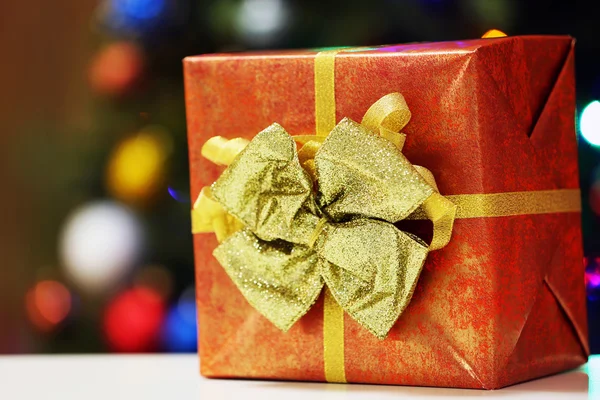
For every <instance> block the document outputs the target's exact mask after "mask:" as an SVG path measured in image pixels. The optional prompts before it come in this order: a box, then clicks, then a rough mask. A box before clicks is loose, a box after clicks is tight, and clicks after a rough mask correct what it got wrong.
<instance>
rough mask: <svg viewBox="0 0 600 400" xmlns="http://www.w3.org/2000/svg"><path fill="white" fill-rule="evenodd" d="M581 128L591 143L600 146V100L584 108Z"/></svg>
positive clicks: (580, 120)
mask: <svg viewBox="0 0 600 400" xmlns="http://www.w3.org/2000/svg"><path fill="white" fill-rule="evenodd" d="M579 130H580V131H581V136H583V138H584V139H585V140H586V141H587V142H588V143H589V144H591V145H594V146H600V101H597V100H596V101H592V102H591V103H590V104H588V105H587V106H586V107H585V108H584V109H583V112H582V113H581V117H580V119H579Z"/></svg>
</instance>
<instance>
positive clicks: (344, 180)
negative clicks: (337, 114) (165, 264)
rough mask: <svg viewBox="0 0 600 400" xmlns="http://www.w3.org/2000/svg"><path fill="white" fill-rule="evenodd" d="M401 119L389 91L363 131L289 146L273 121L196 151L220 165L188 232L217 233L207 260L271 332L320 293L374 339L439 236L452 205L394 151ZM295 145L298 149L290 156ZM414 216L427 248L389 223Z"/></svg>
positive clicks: (341, 130) (399, 306) (349, 124)
mask: <svg viewBox="0 0 600 400" xmlns="http://www.w3.org/2000/svg"><path fill="white" fill-rule="evenodd" d="M409 118H410V112H408V108H407V107H406V103H404V99H403V97H402V96H401V95H400V94H398V93H392V94H390V95H387V96H384V98H382V99H380V100H379V101H378V102H376V103H375V104H374V105H373V106H372V107H371V108H370V109H369V111H367V113H366V114H365V117H364V119H363V121H362V124H358V123H356V122H354V121H352V120H350V119H348V118H345V119H343V120H342V121H341V122H340V123H339V124H338V125H337V126H335V128H334V129H333V130H332V131H331V133H330V134H329V135H328V136H327V138H326V139H325V140H323V138H319V137H318V136H302V137H295V138H292V137H291V136H289V135H288V134H287V132H286V131H285V130H284V129H283V128H282V127H281V126H280V125H278V124H273V125H271V126H269V127H268V128H267V129H265V130H264V131H262V132H260V133H259V134H258V135H256V137H255V138H254V139H253V140H252V141H251V142H250V143H247V141H245V140H243V139H234V140H233V141H227V140H225V139H223V138H220V137H217V138H212V139H211V140H209V141H208V142H207V144H206V146H205V148H204V149H203V154H204V155H205V156H207V157H208V158H209V159H212V160H213V161H216V162H218V163H221V164H229V163H231V164H230V165H229V167H228V168H227V169H226V170H225V171H224V172H223V174H222V175H221V176H220V177H219V179H218V180H217V181H216V182H215V183H214V184H213V185H212V187H211V188H210V189H208V188H205V189H204V190H203V191H202V193H201V195H200V197H199V198H198V201H197V202H196V204H195V206H194V211H195V212H193V230H194V232H196V233H197V232H206V231H214V232H216V233H217V237H218V238H219V240H220V241H222V243H221V244H220V245H219V246H218V247H217V248H216V249H215V251H214V253H213V254H214V256H215V257H216V258H217V260H218V261H219V262H220V263H221V265H222V266H223V267H224V269H225V270H226V272H227V273H228V275H229V276H230V277H231V279H232V280H233V282H234V283H235V284H236V285H237V287H238V288H239V289H240V291H241V292H242V293H243V295H244V296H245V297H246V299H247V300H248V302H249V303H250V304H251V305H252V306H253V307H254V308H255V309H256V310H258V311H259V312H260V313H261V314H263V315H264V316H265V317H266V318H268V319H269V320H270V321H271V322H273V324H275V325H276V326H277V327H278V328H280V329H282V330H284V331H286V330H288V329H289V328H290V327H291V326H292V325H293V324H294V323H295V322H296V321H297V320H298V319H300V317H302V316H303V315H304V314H305V313H306V312H307V311H308V310H309V309H310V307H311V306H312V305H313V303H314V302H315V301H316V299H317V298H318V297H319V294H320V293H321V290H322V289H323V286H324V285H327V287H328V288H329V290H330V292H331V294H332V295H333V297H334V299H335V301H336V302H337V303H338V304H340V306H341V307H342V308H343V309H344V310H345V311H346V312H347V313H348V314H349V315H350V316H352V317H353V318H354V319H355V320H356V321H358V322H359V323H360V324H361V325H363V326H364V327H366V328H367V329H369V330H370V331H371V332H372V333H373V334H375V335H376V336H377V337H379V338H384V337H385V336H386V335H387V333H388V331H389V330H390V328H391V327H392V326H393V325H394V323H395V322H396V320H397V319H398V317H399V316H400V314H401V313H402V311H403V310H404V309H405V308H406V306H407V305H408V303H409V301H410V299H411V296H412V293H413V290H414V287H415V285H416V282H417V279H418V277H419V274H420V272H421V269H422V267H423V263H424V261H425V258H426V257H427V253H428V251H429V250H430V248H440V247H443V246H444V245H445V244H446V243H447V242H448V240H449V239H450V233H451V230H452V221H453V219H454V213H455V206H454V205H453V204H452V203H451V202H449V201H448V200H446V199H444V198H443V197H442V196H441V195H439V193H437V189H436V187H435V182H434V181H433V178H432V176H431V173H430V172H429V171H427V170H425V169H424V168H421V167H414V166H413V165H412V164H411V163H410V162H409V161H408V160H407V159H406V158H405V157H404V156H403V155H402V153H401V151H400V149H401V147H402V144H403V142H404V135H402V134H400V133H398V132H399V131H400V130H401V129H402V128H403V127H404V125H405V124H406V123H407V122H408V119H409ZM294 139H296V141H298V142H300V143H305V144H304V146H302V148H301V149H300V151H299V152H298V151H297V150H296V143H295V142H294ZM246 144H247V145H246ZM244 146H245V147H244ZM242 149H243V150H242ZM237 153H239V155H237ZM236 155H237V156H236ZM303 167H304V168H303ZM417 208H420V212H421V213H424V214H425V215H427V217H428V218H430V219H432V220H433V221H434V239H433V241H432V246H431V247H430V246H428V245H427V244H426V243H425V242H423V241H422V240H421V239H419V238H418V237H416V236H414V235H412V234H410V233H407V232H403V231H401V230H399V229H398V228H396V227H395V226H394V225H393V223H395V222H397V221H400V220H403V219H405V218H407V217H408V216H409V215H410V214H411V213H413V212H414V211H415V210H417ZM242 227H243V228H242ZM240 228H241V229H240Z"/></svg>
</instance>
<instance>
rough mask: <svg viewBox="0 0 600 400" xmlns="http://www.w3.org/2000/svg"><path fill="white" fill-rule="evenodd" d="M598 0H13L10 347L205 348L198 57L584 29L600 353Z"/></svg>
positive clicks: (8, 117) (7, 199) (1, 38)
mask: <svg viewBox="0 0 600 400" xmlns="http://www.w3.org/2000/svg"><path fill="white" fill-rule="evenodd" d="M599 18H600V3H599V2H597V1H587V2H586V1H581V0H580V1H578V2H577V5H576V6H575V2H569V1H555V2H548V1H532V0H528V1H519V0H456V1H451V0H404V1H403V0H370V1H364V0H346V1H343V2H336V1H327V2H326V1H322V0H320V1H313V0H205V1H201V0H53V1H47V0H31V1H28V2H18V1H4V2H2V3H0V49H2V58H1V60H2V62H1V63H0V88H2V95H1V96H0V104H1V106H0V121H1V122H2V129H1V133H0V181H1V182H2V183H3V187H4V189H3V190H2V195H1V196H0V199H1V200H0V216H1V220H0V221H1V222H0V240H1V242H0V243H2V244H1V245H0V249H1V251H2V258H1V260H2V264H0V353H33V352H42V353H56V352H67V353H73V352H152V351H165V352H188V351H195V349H196V321H195V304H194V288H193V283H194V273H193V254H192V242H191V239H192V238H191V234H190V220H189V210H190V193H189V188H188V158H187V147H186V131H185V110H184V96H183V80H182V67H181V60H182V58H183V57H185V56H187V55H193V54H199V53H207V52H217V51H237V50H251V49H263V48H298V47H325V46H341V45H378V44H392V43H403V42H415V41H441V40H454V39H468V38H477V37H480V36H481V35H482V34H483V33H484V32H486V31H487V30H489V29H492V28H496V29H499V30H502V31H504V32H506V33H507V34H509V35H519V34H538V33H539V34H570V35H572V36H574V37H576V38H577V39H578V44H577V79H578V84H577V90H578V97H577V106H578V115H577V124H578V132H579V136H580V138H579V139H580V140H579V147H580V165H581V169H580V173H581V185H582V195H583V229H584V240H585V243H584V246H585V254H586V258H585V259H584V260H582V263H583V264H582V268H585V270H586V278H587V279H586V282H587V285H588V292H587V293H588V304H589V320H590V336H591V347H592V350H593V351H594V352H600V318H598V317H599V316H600V235H599V233H600V169H599V165H600V147H597V146H600V102H598V101H597V100H600V66H599V64H598V60H599V58H598V54H599V51H600V44H599V40H598V39H599V38H598V36H599V34H598V23H597V21H598V19H599Z"/></svg>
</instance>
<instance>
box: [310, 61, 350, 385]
mask: <svg viewBox="0 0 600 400" xmlns="http://www.w3.org/2000/svg"><path fill="white" fill-rule="evenodd" d="M339 52H340V50H329V51H322V52H320V53H318V54H317V56H316V57H315V124H316V128H317V129H316V131H317V136H327V135H328V134H329V132H331V130H332V129H333V128H335V125H336V122H337V121H336V116H335V56H336V54H337V53H339ZM323 362H324V365H325V380H326V381H327V382H337V383H346V369H345V366H344V310H343V309H342V307H340V305H339V304H338V303H337V302H336V301H335V299H334V298H333V295H332V294H331V292H330V291H329V289H327V288H326V290H325V304H324V306H323Z"/></svg>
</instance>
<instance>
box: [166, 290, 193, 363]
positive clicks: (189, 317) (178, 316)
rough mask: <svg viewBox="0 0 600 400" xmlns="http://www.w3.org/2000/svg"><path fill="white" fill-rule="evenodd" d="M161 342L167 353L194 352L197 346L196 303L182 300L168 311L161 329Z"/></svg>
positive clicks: (186, 299) (190, 300) (191, 300)
mask: <svg viewBox="0 0 600 400" xmlns="http://www.w3.org/2000/svg"><path fill="white" fill-rule="evenodd" d="M162 341H163V345H164V347H165V349H166V350H167V351H169V352H174V353H184V352H194V351H196V349H197V348H198V345H197V324H196V303H195V301H194V300H193V299H188V298H182V299H181V300H180V301H179V302H178V303H177V304H175V305H174V306H172V307H171V308H170V309H169V312H168V314H167V317H166V318H165V321H164V324H163V329H162Z"/></svg>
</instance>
